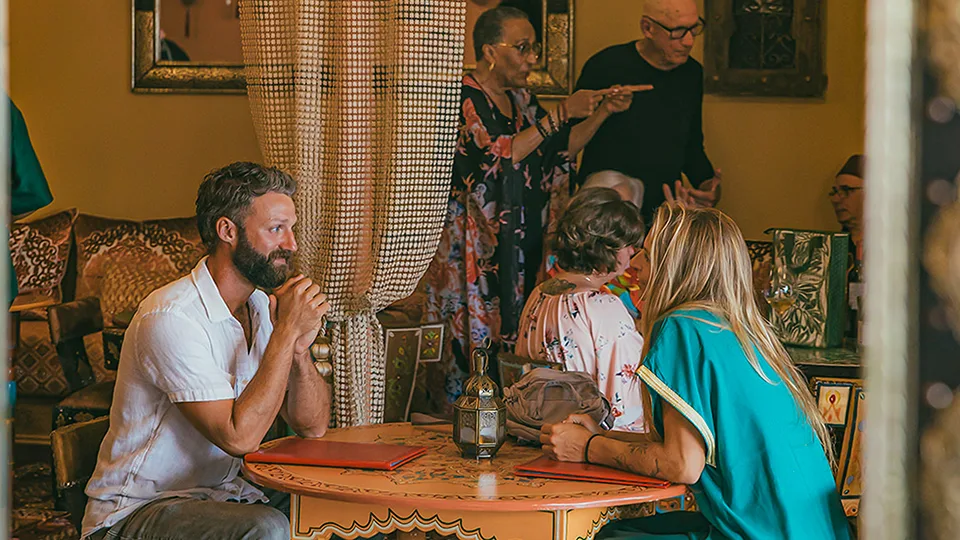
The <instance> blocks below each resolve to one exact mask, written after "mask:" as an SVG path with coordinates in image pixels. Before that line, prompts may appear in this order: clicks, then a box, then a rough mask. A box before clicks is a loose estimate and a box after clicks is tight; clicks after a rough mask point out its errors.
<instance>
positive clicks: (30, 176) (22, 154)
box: [7, 97, 53, 306]
mask: <svg viewBox="0 0 960 540" xmlns="http://www.w3.org/2000/svg"><path fill="white" fill-rule="evenodd" d="M7 103H8V104H9V105H10V173H11V174H10V213H11V214H12V215H14V216H18V215H21V214H26V213H28V212H33V211H34V210H39V209H40V208H43V207H44V206H46V205H48V204H50V203H51V202H53V195H52V194H51V193H50V187H49V186H48V185H47V179H46V177H45V176H44V175H43V169H41V168H40V161H39V160H38V159H37V154H36V153H35V152H34V151H33V145H32V144H31V143H30V135H29V134H27V123H26V122H25V121H24V119H23V114H21V113H20V109H18V108H17V106H16V105H14V104H13V101H12V100H10V98H9V97H8V98H7ZM7 265H8V267H9V272H10V274H9V276H8V278H9V280H10V282H9V284H8V291H9V294H10V297H9V298H7V305H8V306H9V305H10V303H12V302H13V299H14V298H15V297H16V296H17V276H16V274H15V273H14V270H13V260H12V259H11V258H10V256H9V255H8V256H7Z"/></svg>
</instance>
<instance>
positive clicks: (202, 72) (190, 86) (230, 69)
mask: <svg viewBox="0 0 960 540" xmlns="http://www.w3.org/2000/svg"><path fill="white" fill-rule="evenodd" d="M159 3H160V0H133V73H132V81H131V82H132V84H131V87H132V90H133V91H134V92H143V93H189V94H245V93H246V92H247V81H246V77H245V76H244V68H243V65H240V64H231V63H228V62H222V63H220V62H202V63H201V62H173V61H161V60H160V55H159V50H160V32H159V28H160V10H159V9H158V8H157V6H158V4H159Z"/></svg>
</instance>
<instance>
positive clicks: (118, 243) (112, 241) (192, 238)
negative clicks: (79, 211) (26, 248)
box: [74, 215, 205, 324]
mask: <svg viewBox="0 0 960 540" xmlns="http://www.w3.org/2000/svg"><path fill="white" fill-rule="evenodd" d="M74 230H75V233H76V239H77V294H76V296H77V298H84V297H87V296H97V297H100V296H101V292H102V287H103V281H104V278H105V276H106V271H107V269H108V267H109V266H110V265H129V266H131V267H135V268H138V269H140V270H141V271H143V272H145V273H151V274H162V273H171V274H172V275H174V276H178V275H183V274H186V273H188V272H190V270H191V269H192V268H193V266H194V265H196V263H197V261H198V260H200V258H201V257H202V256H203V254H204V252H205V248H204V246H203V242H201V240H200V233H199V232H198V231H197V221H196V219H195V218H192V217H190V218H173V219H164V220H155V221H145V222H136V221H124V220H118V219H109V218H102V217H96V216H88V215H81V216H80V217H78V218H77V222H76V225H75V226H74ZM104 322H105V323H107V324H109V323H110V320H109V319H107V318H106V317H104Z"/></svg>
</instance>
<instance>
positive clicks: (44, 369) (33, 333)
mask: <svg viewBox="0 0 960 540" xmlns="http://www.w3.org/2000/svg"><path fill="white" fill-rule="evenodd" d="M14 378H15V380H16V381H17V394H21V395H24V396H51V397H62V396H65V395H67V394H68V393H69V391H70V389H69V387H68V386H67V379H66V377H64V376H63V369H62V368H61V367H60V360H58V359H57V350H56V349H55V348H54V347H53V343H52V342H51V341H50V329H49V328H48V327H47V323H46V322H45V321H23V322H21V323H20V348H19V351H18V352H17V358H16V360H15V361H14Z"/></svg>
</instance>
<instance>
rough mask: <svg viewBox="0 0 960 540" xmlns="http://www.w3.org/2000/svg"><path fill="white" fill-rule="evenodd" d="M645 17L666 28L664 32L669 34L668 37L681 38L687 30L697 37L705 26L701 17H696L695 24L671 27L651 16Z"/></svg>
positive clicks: (705, 23) (705, 22)
mask: <svg viewBox="0 0 960 540" xmlns="http://www.w3.org/2000/svg"><path fill="white" fill-rule="evenodd" d="M646 18H647V19H649V20H650V21H652V22H653V23H654V24H656V25H657V26H659V27H660V28H663V29H664V30H666V32H667V33H668V34H670V39H683V38H684V37H685V36H686V35H687V32H690V35H692V36H693V37H697V36H699V35H700V34H702V33H703V30H704V29H705V28H706V27H707V21H705V20H703V17H698V19H697V24H695V25H693V26H675V27H673V28H670V27H669V26H667V25H665V24H663V23H661V22H660V21H658V20H656V19H654V18H653V17H646Z"/></svg>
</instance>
